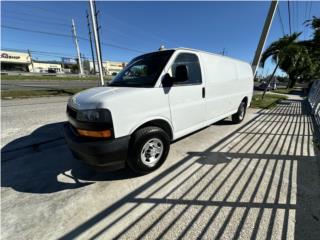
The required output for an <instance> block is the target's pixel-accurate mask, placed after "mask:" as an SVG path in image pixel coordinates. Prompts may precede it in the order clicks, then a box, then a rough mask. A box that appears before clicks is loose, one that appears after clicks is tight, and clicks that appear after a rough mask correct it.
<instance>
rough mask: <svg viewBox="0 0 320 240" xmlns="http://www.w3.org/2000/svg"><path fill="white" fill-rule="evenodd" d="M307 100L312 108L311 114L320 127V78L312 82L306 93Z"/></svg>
mask: <svg viewBox="0 0 320 240" xmlns="http://www.w3.org/2000/svg"><path fill="white" fill-rule="evenodd" d="M308 100H309V103H310V106H311V109H312V114H313V115H314V117H315V120H316V122H317V125H318V127H319V128H320V80H316V81H314V82H313V84H312V86H311V88H310V91H309V94H308Z"/></svg>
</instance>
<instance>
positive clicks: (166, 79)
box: [161, 73, 173, 87]
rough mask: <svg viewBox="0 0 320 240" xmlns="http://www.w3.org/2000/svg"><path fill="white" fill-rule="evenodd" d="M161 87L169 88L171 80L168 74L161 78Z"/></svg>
mask: <svg viewBox="0 0 320 240" xmlns="http://www.w3.org/2000/svg"><path fill="white" fill-rule="evenodd" d="M161 82H162V87H171V86H172V83H173V78H172V77H171V76H170V74H169V73H166V74H165V75H164V76H163V78H162V81H161Z"/></svg>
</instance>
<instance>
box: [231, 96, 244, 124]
mask: <svg viewBox="0 0 320 240" xmlns="http://www.w3.org/2000/svg"><path fill="white" fill-rule="evenodd" d="M246 107H247V104H246V102H245V101H242V102H241V103H240V106H239V108H238V111H237V112H236V113H235V114H233V115H232V122H233V123H240V122H242V120H243V119H244V116H245V115H246Z"/></svg>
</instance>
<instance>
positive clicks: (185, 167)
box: [1, 97, 320, 239]
mask: <svg viewBox="0 0 320 240" xmlns="http://www.w3.org/2000/svg"><path fill="white" fill-rule="evenodd" d="M52 99H53V98H52ZM52 99H51V100H50V101H53V100H52ZM60 100H61V102H60V103H58V102H57V103H48V104H47V105H46V103H45V102H46V100H45V99H42V100H41V101H44V102H43V105H42V106H43V107H40V108H39V110H36V109H38V108H37V107H36V106H35V105H37V102H32V103H30V104H31V105H32V104H33V105H32V106H33V107H31V109H33V111H34V112H33V116H34V117H35V116H42V117H43V119H42V120H41V117H40V119H38V120H37V121H36V122H33V123H32V124H30V126H32V127H30V128H27V129H28V130H26V131H24V132H23V134H21V132H19V130H16V131H13V130H12V131H11V133H8V131H9V130H10V129H12V128H14V127H16V128H19V127H20V126H28V121H27V120H26V119H25V120H24V121H23V122H21V121H19V120H14V119H15V116H14V115H13V112H14V111H16V112H17V113H19V110H18V108H19V105H20V104H14V101H10V102H4V103H3V104H7V105H8V104H9V105H10V104H11V105H12V106H11V107H12V109H14V106H18V107H16V109H15V110H10V107H4V108H3V109H4V112H3V113H2V114H3V118H4V119H2V120H3V121H5V122H6V125H5V126H6V127H7V129H6V128H5V129H2V132H4V133H5V139H4V141H3V143H2V145H3V146H4V147H3V148H2V169H1V178H2V182H1V187H2V188H1V194H2V199H1V201H2V202H1V205H2V210H1V211H2V238H3V239H57V238H61V239H74V238H79V239H88V238H100V239H113V238H118V239H155V238H162V239H239V238H240V239H319V236H320V187H319V186H320V185H319V183H320V179H319V173H320V171H319V161H320V160H319V153H318V151H317V150H316V149H315V146H314V142H313V140H314V139H315V138H316V131H315V129H314V128H313V121H312V118H311V116H310V115H309V112H308V107H307V105H306V102H305V101H304V100H302V99H300V98H298V97H297V98H295V99H289V100H286V101H283V102H282V103H281V104H279V105H278V106H277V107H276V108H274V109H272V110H260V111H259V110H252V109H249V111H248V114H247V117H246V120H245V121H244V122H243V123H242V124H240V125H232V124H231V123H230V121H228V120H224V121H222V122H219V123H217V124H215V125H212V126H210V127H208V128H206V129H203V130H202V131H199V132H197V133H195V134H192V135H190V136H188V137H186V138H183V139H182V140H180V141H177V142H175V143H173V144H172V146H171V151H170V154H169V157H168V159H167V161H166V163H165V164H164V166H163V167H162V168H161V169H160V170H158V171H156V172H154V173H152V174H149V175H146V176H141V177H136V176H133V175H132V174H131V173H130V172H127V171H126V170H121V171H117V172H110V173H97V172H95V171H93V170H91V169H89V168H87V167H85V166H83V165H81V164H80V163H79V162H78V161H76V160H75V159H73V158H72V156H71V154H70V152H69V150H68V149H67V147H66V145H65V143H64V140H63V138H62V137H61V126H62V124H63V123H62V121H63V120H64V119H65V117H64V113H63V114H62V113H60V112H59V113H56V114H54V113H52V112H51V111H50V113H48V114H46V113H45V112H46V110H47V109H51V110H52V111H54V110H55V111H58V110H60V109H63V110H64V107H65V100H66V99H65V98H60ZM60 100H59V101H60ZM31 101H33V100H31ZM34 101H38V100H34ZM50 106H51V108H50ZM20 107H21V106H20ZM25 108H26V106H25ZM5 109H7V110H5ZM29 109H30V108H29ZM6 111H7V114H8V116H10V118H6V117H7V116H6ZM10 114H12V115H10ZM26 114H28V113H26ZM29 117H31V116H29ZM10 119H11V120H10ZM54 119H56V120H55V121H54ZM14 121H16V122H14ZM32 128H33V130H32ZM26 134H27V135H26ZM28 134H30V135H28Z"/></svg>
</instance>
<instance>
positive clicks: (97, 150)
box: [64, 123, 130, 169]
mask: <svg viewBox="0 0 320 240" xmlns="http://www.w3.org/2000/svg"><path fill="white" fill-rule="evenodd" d="M64 135H65V139H66V141H67V144H68V146H69V148H70V149H71V151H72V154H73V155H74V156H75V157H76V158H77V159H79V160H81V161H82V162H84V163H86V164H88V165H91V166H95V167H106V168H108V169H120V168H124V167H125V162H126V159H127V155H128V146H129V140H130V136H125V137H121V138H116V139H104V140H102V139H96V138H86V137H80V136H78V135H77V133H76V132H75V130H74V129H73V127H72V126H71V125H70V123H67V124H66V125H65V126H64Z"/></svg>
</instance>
